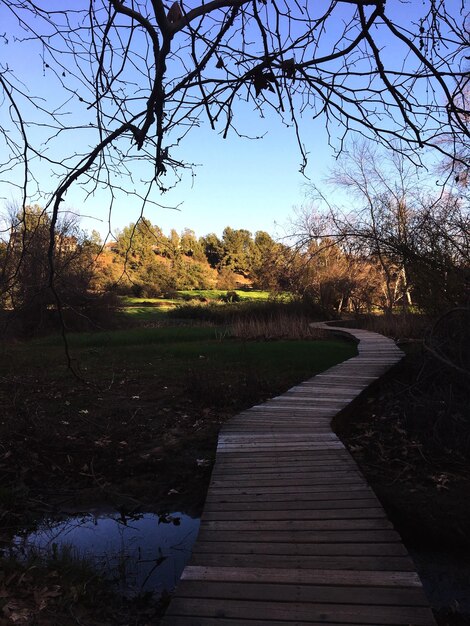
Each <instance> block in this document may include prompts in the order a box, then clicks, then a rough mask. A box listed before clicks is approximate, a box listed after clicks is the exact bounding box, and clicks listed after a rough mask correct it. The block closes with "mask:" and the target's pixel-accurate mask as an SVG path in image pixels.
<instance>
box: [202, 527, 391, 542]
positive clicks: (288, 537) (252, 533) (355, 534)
mask: <svg viewBox="0 0 470 626" xmlns="http://www.w3.org/2000/svg"><path fill="white" fill-rule="evenodd" d="M198 539H199V540H200V541H259V542H260V543H273V542H279V543H286V542H288V541H291V542H292V543H361V542H362V543H382V542H383V543H389V542H390V543H391V542H397V541H398V542H399V541H400V537H399V535H398V534H397V533H396V532H395V531H394V530H269V531H268V530H263V532H262V533H260V532H258V531H256V530H238V531H224V530H207V529H205V528H201V529H200V531H199V534H198Z"/></svg>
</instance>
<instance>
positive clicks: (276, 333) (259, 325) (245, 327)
mask: <svg viewBox="0 0 470 626" xmlns="http://www.w3.org/2000/svg"><path fill="white" fill-rule="evenodd" d="M310 321H311V320H310V319H309V318H308V317H307V316H305V315H299V314H294V315H289V314H288V313H286V312H284V311H278V312H276V314H275V315H272V316H270V317H258V316H252V317H240V318H238V319H235V320H234V322H233V323H232V325H231V332H232V335H233V336H234V337H237V338H239V339H264V340H266V339H323V338H324V337H325V331H322V330H319V329H316V328H312V327H311V326H310Z"/></svg>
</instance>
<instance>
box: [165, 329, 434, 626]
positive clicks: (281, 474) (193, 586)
mask: <svg viewBox="0 0 470 626" xmlns="http://www.w3.org/2000/svg"><path fill="white" fill-rule="evenodd" d="M330 330H333V329H331V328H330ZM334 330H339V329H334ZM344 331H345V332H348V333H350V334H351V335H353V336H354V337H356V338H357V339H358V340H359V342H360V343H359V345H358V351H359V354H358V356H356V357H354V358H352V359H349V360H348V361H345V362H344V363H341V364H339V365H336V366H335V367H332V368H331V369H329V370H327V371H326V372H323V373H322V374H319V375H317V376H315V377H314V378H312V379H310V380H308V381H306V382H304V383H302V384H300V385H298V386H296V387H293V388H292V389H290V390H289V391H288V392H287V393H285V394H283V395H282V396H279V397H277V398H273V399H271V400H268V401H267V402H265V403H264V404H261V405H259V406H254V407H252V408H251V409H249V410H247V411H244V412H243V413H240V414H239V415H237V416H235V417H234V418H232V419H231V420H230V421H229V422H228V423H227V424H226V425H225V426H224V427H223V429H222V431H221V433H220V437H219V443H218V448H217V457H216V464H215V466H214V470H213V474H212V480H211V483H210V487H209V492H208V496H207V501H206V504H205V508H204V514H203V517H202V520H201V528H200V532H199V536H198V539H197V542H196V544H195V546H194V549H193V556H192V560H191V562H190V564H189V565H188V566H187V567H186V569H185V570H184V572H183V575H182V578H181V581H180V583H179V585H178V587H177V590H176V594H175V596H174V598H173V599H172V601H171V603H170V605H169V608H168V610H167V613H166V615H165V617H164V619H163V625H164V626H212V625H214V626H237V625H239V624H240V625H242V626H244V625H246V626H261V625H263V626H264V625H268V624H269V625H271V626H281V624H282V625H287V626H296V625H299V626H300V625H304V624H325V623H326V624H336V625H337V626H340V625H344V626H345V625H346V624H372V625H374V626H379V625H385V624H387V625H406V626H411V625H425V624H426V625H433V624H435V622H434V620H433V616H432V613H431V610H430V609H429V608H428V604H427V600H426V598H425V596H424V593H423V590H422V588H421V582H420V580H419V578H418V576H417V574H416V573H415V567H414V564H413V562H412V560H411V559H410V557H409V556H408V554H407V551H406V549H405V547H404V546H403V544H402V542H401V540H400V537H399V535H398V534H397V533H396V531H395V530H394V529H393V527H392V525H391V523H390V522H389V521H388V519H387V517H386V515H385V512H384V511H383V509H382V507H381V505H380V503H379V501H378V500H377V498H376V496H375V495H374V493H373V491H372V489H371V488H370V487H369V486H368V484H367V482H366V480H365V479H364V477H363V476H362V475H361V473H360V471H359V469H358V467H357V465H356V464H355V462H354V461H353V459H352V457H351V456H350V455H349V453H348V452H347V450H346V449H345V447H344V445H343V444H342V443H341V441H340V440H339V439H338V438H337V437H336V435H335V434H334V433H333V432H332V431H331V427H330V423H331V420H332V418H333V417H334V416H335V415H336V413H337V412H338V411H340V410H341V409H343V408H344V407H345V406H346V405H347V404H349V402H351V401H352V400H353V399H354V398H355V397H356V396H357V395H358V394H359V393H361V392H362V391H363V390H364V389H365V388H366V387H367V386H368V385H370V384H371V383H372V382H373V381H375V380H376V379H377V378H378V377H380V376H381V375H382V374H384V373H385V372H386V371H387V370H388V369H389V368H390V367H392V366H393V365H394V364H395V363H397V362H398V361H399V360H400V359H401V357H402V353H401V351H400V350H399V349H398V348H397V347H396V346H395V344H394V343H393V341H391V340H390V339H387V338H385V337H382V336H380V335H377V334H374V333H370V332H366V331H362V330H349V329H344Z"/></svg>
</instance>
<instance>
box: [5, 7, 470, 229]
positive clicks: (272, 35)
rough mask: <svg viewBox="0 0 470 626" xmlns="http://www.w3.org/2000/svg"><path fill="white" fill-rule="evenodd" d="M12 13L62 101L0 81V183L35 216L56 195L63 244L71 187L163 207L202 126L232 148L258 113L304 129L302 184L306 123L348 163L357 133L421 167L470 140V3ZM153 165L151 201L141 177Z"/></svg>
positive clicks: (10, 73)
mask: <svg viewBox="0 0 470 626" xmlns="http://www.w3.org/2000/svg"><path fill="white" fill-rule="evenodd" d="M410 6H412V7H413V9H415V10H416V19H415V20H414V22H413V21H410V17H409V7H410ZM0 7H1V10H2V13H3V15H4V17H5V18H6V19H7V20H8V23H10V24H14V25H15V27H16V29H17V30H19V31H20V32H22V33H23V34H22V35H21V36H20V38H21V45H22V46H23V47H24V46H28V45H29V46H31V51H32V56H31V63H33V62H34V58H35V57H34V52H35V51H36V53H37V56H40V59H41V65H42V67H41V68H40V70H41V71H42V72H43V73H44V76H45V78H46V79H47V80H48V81H50V83H51V98H52V93H54V98H53V105H51V103H49V102H45V101H43V100H41V99H38V98H36V97H35V96H34V93H33V92H31V91H28V85H27V84H25V82H24V81H25V80H26V79H23V76H22V75H21V72H20V71H17V70H16V68H14V67H13V66H11V67H10V66H9V65H7V64H3V65H1V66H0V86H1V89H2V92H3V104H4V107H5V108H6V110H7V112H8V114H9V118H10V119H9V123H8V121H7V123H6V124H5V125H4V126H3V129H2V133H1V138H2V140H3V144H4V146H3V149H2V154H3V155H4V156H3V158H2V161H3V162H2V163H1V164H0V173H1V175H2V178H3V180H5V179H7V178H8V179H9V180H12V181H16V183H15V184H17V185H18V186H19V188H20V190H21V192H22V195H23V201H24V204H26V203H27V201H32V200H34V199H35V198H34V196H35V195H36V194H37V193H38V192H41V193H43V194H44V193H46V194H48V199H49V206H50V207H51V208H52V222H51V228H52V229H53V228H54V227H55V224H56V220H57V215H58V213H59V207H60V203H61V202H62V201H63V200H64V198H65V196H66V194H67V191H68V190H69V189H70V187H72V186H73V185H77V184H79V185H84V186H85V187H86V189H87V190H88V191H89V193H93V191H94V190H95V189H96V188H97V187H100V186H105V187H106V188H107V189H108V190H109V192H110V194H111V202H110V208H112V204H113V197H114V196H113V190H117V189H122V190H124V191H125V192H126V193H129V194H135V195H136V196H138V197H139V198H141V200H142V201H143V202H145V201H151V199H152V198H153V199H155V196H154V195H153V194H154V188H155V190H156V192H157V194H158V193H161V192H164V191H165V189H167V188H168V186H170V185H172V184H174V183H175V182H176V181H177V179H178V177H179V176H180V171H181V168H184V167H185V164H184V163H183V161H182V160H181V159H180V158H179V157H178V156H177V154H178V150H177V148H178V146H179V144H180V143H181V142H182V141H183V140H184V138H185V136H186V134H187V133H188V132H189V131H190V130H191V129H192V128H193V127H195V126H198V125H199V124H200V123H201V121H202V120H203V118H205V119H206V120H207V121H208V123H209V125H210V126H211V128H213V129H216V130H218V131H219V132H221V133H222V134H223V136H227V135H228V133H229V132H230V131H234V132H237V131H236V129H237V114H238V112H239V111H240V107H242V106H246V105H247V104H249V105H250V106H251V107H252V108H254V109H255V111H257V112H258V113H259V114H261V115H262V114H263V111H265V110H266V109H273V110H275V111H277V112H278V113H279V115H280V116H281V118H282V119H283V120H284V122H285V123H287V124H289V125H292V126H293V127H294V131H295V132H296V133H297V137H298V142H299V147H300V152H301V158H302V164H301V169H302V170H303V169H304V167H305V164H306V159H307V152H306V149H305V147H304V145H303V142H302V138H301V136H300V130H299V116H300V115H305V116H308V117H309V118H311V117H313V118H316V117H319V116H323V119H324V121H325V124H326V127H327V129H328V133H329V135H330V137H331V141H332V142H333V141H334V138H335V137H336V138H338V139H339V144H336V146H337V149H339V150H340V149H341V145H342V141H343V140H344V137H345V136H346V134H347V133H348V132H350V131H357V132H359V133H361V134H363V135H365V136H367V137H374V138H375V139H377V140H379V141H380V142H382V143H383V144H385V145H388V146H392V147H393V145H394V144H393V143H392V142H393V140H394V139H396V138H398V137H399V138H401V139H402V140H404V142H405V143H406V145H407V146H408V147H409V148H411V149H412V150H415V151H416V152H417V153H419V150H420V149H421V148H423V147H424V146H435V147H436V148H437V149H438V150H440V151H441V152H443V153H445V152H449V151H450V149H449V145H448V144H443V143H442V142H440V141H439V138H440V137H442V135H443V133H446V135H447V136H453V135H454V134H456V133H459V134H460V135H462V133H463V134H464V135H466V136H468V128H467V125H466V124H465V115H466V111H465V106H463V103H464V102H465V99H464V98H462V89H463V88H464V82H465V81H464V80H463V77H464V76H465V72H464V71H463V69H462V67H463V66H462V63H463V62H464V55H465V53H466V51H467V52H468V43H469V42H468V30H467V26H468V22H467V23H466V20H467V14H466V12H465V9H464V2H463V0H462V2H460V1H459V0H424V2H423V1H422V0H419V1H418V0H411V2H402V1H400V2H390V3H388V4H385V2H384V0H322V1H320V2H314V3H311V2H307V1H306V0H303V1H302V2H299V1H295V2H287V1H286V0H281V2H279V1H278V0H211V1H210V2H204V3H201V4H199V5H197V4H196V5H195V4H194V3H193V2H189V1H188V2H186V1H182V2H180V3H179V2H175V3H173V4H172V5H171V6H170V4H169V3H164V2H162V1H161V0H125V1H121V0H96V1H94V2H84V1H78V2H74V3H71V4H70V8H57V7H56V5H55V4H53V3H52V4H51V2H50V1H49V0H38V1H36V2H33V1H32V0H8V1H6V0H0ZM4 23H5V22H4ZM8 36H9V35H8V33H5V34H4V36H3V39H4V49H5V50H6V49H7V46H8V45H9V39H8ZM17 37H18V35H17ZM10 43H11V42H10ZM35 46H36V47H35ZM391 46H392V47H391ZM60 94H62V95H60ZM60 98H62V99H60ZM78 139H79V140H78ZM83 139H85V141H83ZM84 143H85V144H86V146H87V147H86V148H83V147H81V146H83V145H84ZM142 163H145V164H147V166H148V167H147V176H146V179H145V181H143V182H144V184H143V185H139V184H137V182H134V180H133V173H134V171H135V170H134V166H136V165H141V164H142ZM38 164H39V165H42V164H48V165H49V166H50V168H51V169H52V170H53V171H54V173H55V175H56V176H57V183H56V184H55V185H53V186H52V187H50V188H47V189H44V181H41V180H40V178H39V175H38V173H37V172H36V165H38ZM19 168H21V170H22V173H23V175H22V179H21V181H20V182H18V179H17V178H16V177H15V176H13V174H15V175H16V173H17V170H18V169H19ZM172 175H173V176H172ZM165 177H166V178H165Z"/></svg>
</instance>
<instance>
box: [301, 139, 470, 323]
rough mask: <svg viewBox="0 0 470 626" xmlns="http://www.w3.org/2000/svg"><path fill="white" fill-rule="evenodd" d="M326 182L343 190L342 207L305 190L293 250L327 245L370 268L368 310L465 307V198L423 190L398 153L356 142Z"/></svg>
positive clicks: (468, 253) (469, 219) (468, 227)
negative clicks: (374, 282)
mask: <svg viewBox="0 0 470 626" xmlns="http://www.w3.org/2000/svg"><path fill="white" fill-rule="evenodd" d="M330 183H332V184H333V185H335V186H336V189H343V190H346V192H347V198H348V201H347V205H346V206H341V205H340V204H337V203H336V204H333V203H331V202H328V201H327V198H326V196H325V194H324V193H322V192H321V191H320V190H318V189H316V188H313V190H312V197H313V199H314V201H315V202H316V205H314V206H313V208H312V207H310V208H306V209H305V210H304V211H303V212H301V213H300V214H299V216H298V219H297V222H296V224H295V225H294V230H295V233H296V234H297V241H298V245H299V246H300V247H301V248H303V249H306V247H307V246H308V245H309V242H315V245H316V247H317V248H318V249H320V250H322V249H326V248H328V247H330V246H331V245H332V242H333V243H334V245H336V246H340V247H341V249H342V250H343V251H344V253H345V254H347V255H348V256H349V257H350V258H351V259H355V260H356V261H358V262H360V261H362V262H363V263H362V265H364V262H365V263H366V264H369V265H370V264H372V265H373V266H375V268H376V270H377V271H376V272H374V273H375V275H376V277H379V276H381V285H382V287H381V291H382V294H381V296H380V297H379V298H377V295H376V300H375V305H379V306H382V307H383V309H384V310H385V311H388V312H392V311H393V309H394V308H396V307H397V306H398V305H401V306H402V307H403V309H405V310H407V309H408V308H409V307H410V305H412V304H413V303H414V300H416V304H418V305H419V306H421V307H423V308H424V309H426V310H428V311H430V312H437V311H442V310H445V309H446V308H448V307H449V306H457V305H462V304H464V303H465V300H466V297H467V296H466V294H465V281H466V280H468V272H469V269H470V238H469V237H470V212H469V204H468V199H466V198H464V197H462V195H461V194H455V193H451V192H450V191H448V190H446V189H444V190H442V189H441V188H440V187H435V188H434V190H433V189H430V188H429V186H428V185H426V182H425V180H423V179H421V178H420V177H419V176H418V172H417V169H416V168H415V167H414V165H413V164H412V163H410V162H409V161H407V160H406V159H404V157H403V155H401V154H400V153H399V152H392V153H388V154H383V153H382V152H380V151H379V150H377V148H376V147H372V146H371V145H369V144H364V143H360V144H353V145H352V146H351V148H350V149H347V150H345V151H344V153H343V155H342V157H341V158H340V159H339V161H338V163H337V166H336V167H335V169H334V171H333V173H332V176H331V179H330ZM331 195H332V196H334V193H332V194H331ZM322 204H323V206H322Z"/></svg>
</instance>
